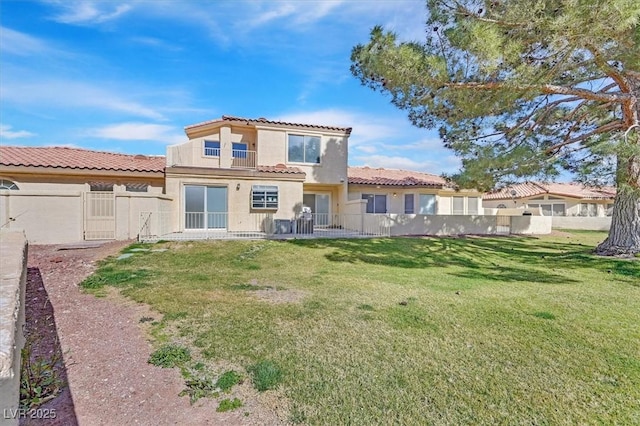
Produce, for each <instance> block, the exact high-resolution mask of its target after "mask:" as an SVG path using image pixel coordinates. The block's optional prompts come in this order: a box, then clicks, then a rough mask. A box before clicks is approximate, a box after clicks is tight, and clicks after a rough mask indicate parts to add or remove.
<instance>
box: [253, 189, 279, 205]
mask: <svg viewBox="0 0 640 426" xmlns="http://www.w3.org/2000/svg"><path fill="white" fill-rule="evenodd" d="M251 208H254V209H277V208H278V187H277V186H271V185H253V186H252V187H251Z"/></svg>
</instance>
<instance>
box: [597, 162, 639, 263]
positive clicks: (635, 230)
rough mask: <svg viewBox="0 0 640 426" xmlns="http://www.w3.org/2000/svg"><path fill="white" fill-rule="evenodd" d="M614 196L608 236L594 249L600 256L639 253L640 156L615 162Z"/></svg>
mask: <svg viewBox="0 0 640 426" xmlns="http://www.w3.org/2000/svg"><path fill="white" fill-rule="evenodd" d="M617 186H618V189H617V194H616V199H615V203H614V205H613V215H612V217H611V229H609V236H608V237H607V239H606V240H604V241H603V242H602V243H600V245H598V247H597V248H596V254H599V255H602V256H623V255H635V254H638V253H640V157H639V156H636V155H632V156H631V158H630V159H629V160H628V161H620V159H619V161H618V176H617Z"/></svg>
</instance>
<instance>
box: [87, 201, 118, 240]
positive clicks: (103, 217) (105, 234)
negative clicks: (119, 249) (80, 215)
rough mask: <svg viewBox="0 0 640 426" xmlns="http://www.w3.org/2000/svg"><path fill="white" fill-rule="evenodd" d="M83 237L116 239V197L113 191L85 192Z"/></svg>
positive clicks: (89, 238)
mask: <svg viewBox="0 0 640 426" xmlns="http://www.w3.org/2000/svg"><path fill="white" fill-rule="evenodd" d="M84 239H85V240H115V239H116V197H115V194H114V193H113V192H98V191H92V192H85V194H84Z"/></svg>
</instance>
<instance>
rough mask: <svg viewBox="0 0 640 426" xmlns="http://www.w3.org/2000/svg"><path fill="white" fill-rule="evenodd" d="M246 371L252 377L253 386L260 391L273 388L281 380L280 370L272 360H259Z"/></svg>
mask: <svg viewBox="0 0 640 426" xmlns="http://www.w3.org/2000/svg"><path fill="white" fill-rule="evenodd" d="M247 371H248V372H249V373H250V374H251V376H252V378H253V386H255V388H256V389H257V390H258V391H260V392H263V391H266V390H268V389H275V388H276V386H278V384H279V383H280V382H281V381H282V370H281V369H280V367H278V365H276V364H275V363H274V362H272V361H266V360H264V361H260V362H258V363H257V364H254V365H252V366H250V367H249V368H248V369H247Z"/></svg>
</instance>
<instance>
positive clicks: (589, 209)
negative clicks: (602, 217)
mask: <svg viewBox="0 0 640 426" xmlns="http://www.w3.org/2000/svg"><path fill="white" fill-rule="evenodd" d="M597 215H598V205H597V204H595V203H581V204H580V216H588V217H593V216H597Z"/></svg>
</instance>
